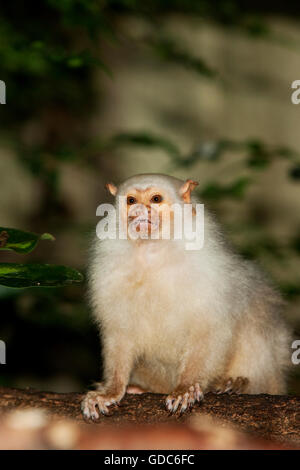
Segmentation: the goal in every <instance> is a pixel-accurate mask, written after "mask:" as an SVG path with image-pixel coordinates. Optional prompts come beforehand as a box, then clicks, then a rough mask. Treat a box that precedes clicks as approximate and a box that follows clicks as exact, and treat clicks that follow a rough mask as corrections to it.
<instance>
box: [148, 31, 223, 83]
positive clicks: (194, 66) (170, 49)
mask: <svg viewBox="0 0 300 470" xmlns="http://www.w3.org/2000/svg"><path fill="white" fill-rule="evenodd" d="M147 42H148V44H149V45H150V46H151V47H152V48H153V50H154V52H155V53H156V54H157V55H158V56H160V57H161V58H162V59H163V60H167V61H169V62H173V63H175V64H177V65H181V66H183V67H185V68H187V69H190V70H193V71H194V72H196V73H198V74H200V75H203V76H205V77H208V78H213V77H215V75H216V71H215V70H213V69H212V68H210V67H209V66H208V65H207V64H206V63H205V61H204V60H203V59H201V58H200V57H195V56H193V55H192V54H190V53H189V52H188V51H187V50H185V49H183V48H182V46H180V45H179V44H177V43H176V41H174V40H173V39H171V38H170V37H161V38H154V39H153V38H149V39H148V41H147Z"/></svg>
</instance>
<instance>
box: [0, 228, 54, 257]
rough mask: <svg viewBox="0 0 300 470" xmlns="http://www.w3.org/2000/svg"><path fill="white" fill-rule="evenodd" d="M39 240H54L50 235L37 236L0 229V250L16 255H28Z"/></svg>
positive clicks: (14, 230) (16, 230)
mask: <svg viewBox="0 0 300 470" xmlns="http://www.w3.org/2000/svg"><path fill="white" fill-rule="evenodd" d="M39 240H51V241H53V240H55V238H54V236H53V235H51V234H50V233H43V234H42V235H39V234H37V233H32V232H24V231H23V230H18V229H14V228H8V227H0V250H13V251H16V252H17V253H30V252H31V251H32V250H34V248H35V247H36V245H37V243H38V241H39Z"/></svg>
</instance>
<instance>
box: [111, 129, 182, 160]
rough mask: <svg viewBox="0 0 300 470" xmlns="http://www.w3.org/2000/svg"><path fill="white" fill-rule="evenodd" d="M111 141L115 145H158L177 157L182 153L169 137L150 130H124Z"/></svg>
mask: <svg viewBox="0 0 300 470" xmlns="http://www.w3.org/2000/svg"><path fill="white" fill-rule="evenodd" d="M110 143H111V145H113V146H116V145H125V144H127V145H128V144H129V145H137V146H142V147H150V148H152V147H157V148H161V149H163V150H165V151H166V152H167V153H169V154H170V155H172V156H176V157H178V156H179V154H180V151H179V149H178V147H177V146H176V145H175V144H174V143H173V142H171V141H170V140H169V139H166V138H164V137H160V136H157V135H153V134H151V133H148V132H123V133H120V134H117V135H115V136H114V137H113V138H112V139H111V142H110Z"/></svg>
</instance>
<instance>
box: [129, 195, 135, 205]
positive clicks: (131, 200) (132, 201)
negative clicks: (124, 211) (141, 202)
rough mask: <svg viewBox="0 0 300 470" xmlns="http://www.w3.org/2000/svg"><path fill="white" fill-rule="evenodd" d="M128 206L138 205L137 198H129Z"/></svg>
mask: <svg viewBox="0 0 300 470" xmlns="http://www.w3.org/2000/svg"><path fill="white" fill-rule="evenodd" d="M127 204H128V205H129V206H132V205H133V204H136V199H135V197H133V196H128V198H127Z"/></svg>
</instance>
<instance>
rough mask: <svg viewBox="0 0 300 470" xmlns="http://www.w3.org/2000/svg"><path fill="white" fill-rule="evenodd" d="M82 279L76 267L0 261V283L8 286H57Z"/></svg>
mask: <svg viewBox="0 0 300 470" xmlns="http://www.w3.org/2000/svg"><path fill="white" fill-rule="evenodd" d="M82 281H83V275H82V274H81V273H80V272H79V271H77V270H76V269H73V268H69V267H67V266H57V265H53V264H33V263H27V264H18V263H0V284H1V285H3V286H8V287H59V286H66V285H70V284H74V283H79V282H82Z"/></svg>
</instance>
